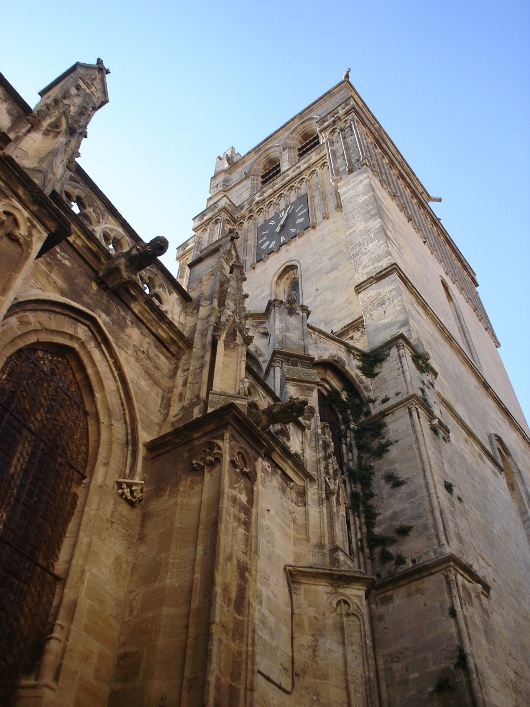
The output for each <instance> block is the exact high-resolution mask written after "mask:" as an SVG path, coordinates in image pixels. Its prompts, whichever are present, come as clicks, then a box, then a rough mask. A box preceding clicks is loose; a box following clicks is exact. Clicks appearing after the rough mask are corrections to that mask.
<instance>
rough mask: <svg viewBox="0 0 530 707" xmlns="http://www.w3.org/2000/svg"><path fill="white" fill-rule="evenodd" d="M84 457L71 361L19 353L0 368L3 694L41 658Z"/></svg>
mask: <svg viewBox="0 0 530 707" xmlns="http://www.w3.org/2000/svg"><path fill="white" fill-rule="evenodd" d="M87 456H88V421H87V411H86V407H85V404H84V401H83V396H82V393H81V389H80V386H79V383H78V381H77V378H76V375H75V373H74V370H73V368H72V364H71V363H70V360H69V358H68V357H67V356H66V355H64V353H59V352H56V351H52V350H46V349H40V348H29V347H28V348H23V349H19V350H18V351H17V352H15V353H14V354H13V355H12V356H10V357H9V358H8V359H7V361H6V362H5V364H4V366H3V368H2V370H1V371H0V695H1V696H2V697H5V696H6V695H9V693H10V691H11V690H12V689H13V687H14V685H15V684H16V682H17V680H18V678H19V675H20V673H21V672H22V671H28V672H29V671H30V670H31V668H32V667H33V666H34V665H35V663H36V662H37V661H38V660H39V658H40V654H41V652H42V648H43V645H44V640H45V637H46V634H47V628H48V621H49V616H50V610H51V607H52V602H53V598H54V594H55V589H56V585H57V581H58V579H59V577H57V575H56V574H55V572H54V568H55V564H56V561H57V560H58V558H59V553H60V550H61V546H62V543H63V539H64V537H65V534H66V531H67V528H68V525H69V522H70V520H71V518H72V515H73V513H74V510H75V507H76V503H77V493H76V489H77V487H78V486H79V484H80V483H81V481H82V480H83V478H84V477H85V473H86V466H87ZM0 701H1V700H0Z"/></svg>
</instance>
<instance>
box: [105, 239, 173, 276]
mask: <svg viewBox="0 0 530 707" xmlns="http://www.w3.org/2000/svg"><path fill="white" fill-rule="evenodd" d="M168 246H169V243H168V241H167V238H164V237H163V236H157V237H156V238H153V240H151V241H149V243H143V242H140V243H135V244H134V245H133V247H132V248H129V250H128V251H126V252H125V253H121V254H120V255H117V256H116V257H115V258H114V259H113V260H112V261H111V262H110V263H109V264H108V265H107V267H106V268H104V270H103V271H102V273H101V277H102V279H103V280H105V282H106V283H107V285H108V286H109V287H110V288H111V289H114V288H116V287H119V286H120V285H122V284H123V283H124V282H128V281H130V280H133V279H134V277H135V276H136V275H137V274H138V273H139V272H141V271H142V270H143V269H144V268H146V267H148V266H149V265H152V264H153V263H154V262H155V260H156V259H157V258H158V257H159V256H161V255H164V253H165V252H166V251H167V249H168Z"/></svg>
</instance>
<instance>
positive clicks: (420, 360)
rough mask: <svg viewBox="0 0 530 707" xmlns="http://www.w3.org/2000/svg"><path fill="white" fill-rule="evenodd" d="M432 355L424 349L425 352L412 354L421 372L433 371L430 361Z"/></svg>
mask: <svg viewBox="0 0 530 707" xmlns="http://www.w3.org/2000/svg"><path fill="white" fill-rule="evenodd" d="M430 360H431V355H430V354H428V353H427V351H424V352H423V353H415V354H412V363H413V364H414V365H415V366H416V368H417V369H418V371H420V373H431V372H432V366H431V364H430V363H429V361H430Z"/></svg>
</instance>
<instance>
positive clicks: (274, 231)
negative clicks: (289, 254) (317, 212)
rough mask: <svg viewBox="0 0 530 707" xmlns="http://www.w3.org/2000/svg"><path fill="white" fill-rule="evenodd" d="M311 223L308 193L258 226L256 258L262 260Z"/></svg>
mask: <svg viewBox="0 0 530 707" xmlns="http://www.w3.org/2000/svg"><path fill="white" fill-rule="evenodd" d="M309 225H310V219H309V205H308V202H307V194H303V195H302V196H301V197H299V198H298V199H296V200H295V201H293V202H292V203H291V204H289V205H288V206H286V207H285V208H284V209H282V210H281V211H279V212H278V213H277V214H274V216H271V217H270V218H269V219H268V220H267V221H265V223H262V224H261V226H258V247H257V252H256V260H258V261H259V260H262V259H263V256H264V255H268V254H269V253H272V252H273V250H275V249H276V248H280V247H281V246H282V245H283V244H284V243H287V241H290V240H291V239H292V238H294V237H295V236H296V235H297V234H298V232H299V231H304V230H305V229H306V228H307V227H308V226H309Z"/></svg>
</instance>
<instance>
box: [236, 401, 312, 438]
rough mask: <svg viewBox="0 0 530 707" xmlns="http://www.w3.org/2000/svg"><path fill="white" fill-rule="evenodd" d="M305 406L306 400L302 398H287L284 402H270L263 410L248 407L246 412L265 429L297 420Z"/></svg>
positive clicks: (261, 428)
mask: <svg viewBox="0 0 530 707" xmlns="http://www.w3.org/2000/svg"><path fill="white" fill-rule="evenodd" d="M306 407H307V400H304V399H303V398H289V400H288V401H287V402H286V403H272V405H269V406H268V407H266V408H264V409H263V410H252V408H248V414H249V415H250V417H251V418H252V420H253V421H254V422H255V423H256V425H257V426H258V427H259V428H260V430H266V429H267V428H268V427H270V426H271V425H276V424H279V423H283V424H284V425H288V424H289V423H290V422H294V421H295V420H298V418H299V417H301V416H302V415H303V414H304V411H305V409H306Z"/></svg>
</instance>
